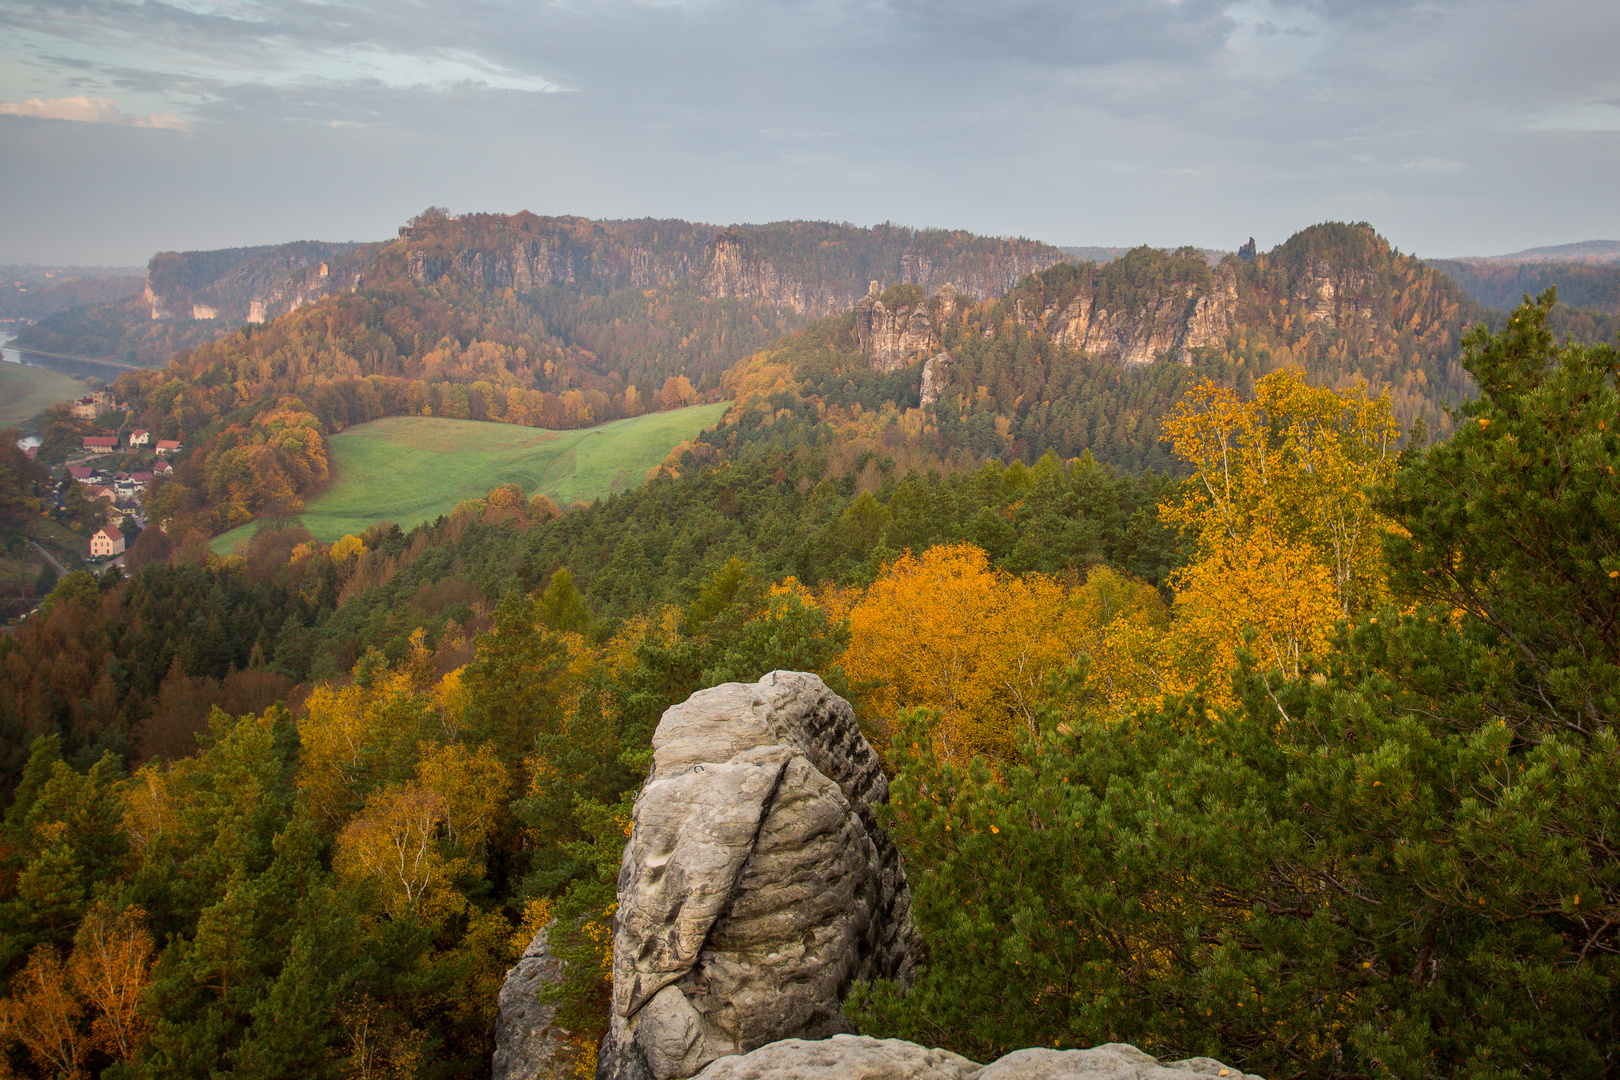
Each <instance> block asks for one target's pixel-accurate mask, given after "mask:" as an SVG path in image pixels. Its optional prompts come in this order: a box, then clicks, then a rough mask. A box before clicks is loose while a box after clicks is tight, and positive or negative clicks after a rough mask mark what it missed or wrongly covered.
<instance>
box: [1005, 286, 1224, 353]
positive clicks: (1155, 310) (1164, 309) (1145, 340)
mask: <svg viewBox="0 0 1620 1080" xmlns="http://www.w3.org/2000/svg"><path fill="white" fill-rule="evenodd" d="M1236 304H1237V283H1236V281H1235V280H1234V279H1233V278H1232V277H1231V276H1230V275H1227V276H1221V277H1218V278H1217V279H1216V285H1215V288H1213V289H1210V290H1207V291H1206V290H1203V289H1200V288H1198V287H1197V286H1194V285H1190V284H1179V285H1172V286H1169V287H1167V288H1165V289H1164V290H1163V291H1162V292H1159V293H1157V294H1156V295H1153V296H1151V297H1149V298H1147V299H1146V300H1142V301H1138V302H1135V303H1110V302H1109V300H1108V298H1107V297H1105V296H1103V295H1100V294H1099V292H1098V291H1097V290H1096V289H1095V288H1093V287H1086V288H1082V289H1081V290H1080V292H1079V293H1078V295H1076V296H1075V297H1074V298H1073V299H1071V300H1069V301H1068V303H1066V304H1064V305H1063V307H1062V308H1061V309H1049V310H1047V311H1044V312H1026V311H1025V310H1024V309H1023V307H1022V304H1021V303H1020V304H1019V306H1018V308H1017V313H1018V316H1019V318H1020V319H1022V320H1023V321H1024V322H1025V323H1026V324H1028V325H1029V326H1031V327H1035V326H1044V328H1045V330H1046V333H1047V336H1049V337H1050V338H1051V339H1052V340H1053V342H1055V343H1056V344H1059V345H1067V346H1069V347H1071V348H1075V349H1079V350H1082V351H1084V352H1088V353H1091V354H1093V355H1096V356H1112V357H1114V358H1116V359H1117V360H1119V361H1120V362H1121V363H1124V364H1148V363H1152V362H1153V361H1155V360H1157V359H1159V358H1160V357H1162V356H1166V355H1168V356H1171V357H1174V358H1175V359H1177V360H1180V361H1181V362H1182V363H1186V362H1187V361H1188V360H1189V359H1190V358H1191V355H1192V350H1193V349H1197V348H1204V347H1208V346H1214V345H1219V344H1221V342H1222V341H1223V340H1224V339H1225V337H1226V332H1227V328H1228V326H1229V324H1230V323H1231V321H1232V319H1233V317H1234V315H1235V310H1236Z"/></svg>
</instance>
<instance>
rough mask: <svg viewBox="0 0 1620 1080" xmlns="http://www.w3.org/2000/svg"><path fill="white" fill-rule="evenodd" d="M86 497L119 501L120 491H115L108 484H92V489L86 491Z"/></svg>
mask: <svg viewBox="0 0 1620 1080" xmlns="http://www.w3.org/2000/svg"><path fill="white" fill-rule="evenodd" d="M84 497H85V498H87V499H92V500H94V499H106V500H107V501H108V502H110V503H112V502H117V501H118V492H116V491H114V490H113V489H112V488H110V487H108V486H107V485H106V484H91V485H90V490H88V491H86V492H85V493H84Z"/></svg>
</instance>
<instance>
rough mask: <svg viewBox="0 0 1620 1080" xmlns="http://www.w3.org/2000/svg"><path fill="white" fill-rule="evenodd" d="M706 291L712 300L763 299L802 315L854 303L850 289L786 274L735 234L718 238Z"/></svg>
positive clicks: (706, 274)
mask: <svg viewBox="0 0 1620 1080" xmlns="http://www.w3.org/2000/svg"><path fill="white" fill-rule="evenodd" d="M702 288H703V295H704V296H707V297H710V298H711V299H717V300H723V299H728V298H731V297H737V298H740V299H745V300H763V301H765V302H766V303H767V304H776V305H778V306H780V307H785V308H788V309H789V310H791V311H794V312H797V313H798V314H800V315H832V314H834V313H836V312H839V311H847V310H849V304H850V300H849V297H848V296H847V295H846V290H844V289H841V288H839V287H838V285H837V283H836V282H829V281H817V282H812V281H808V280H805V279H804V278H803V277H800V276H798V275H795V274H792V273H785V272H783V271H782V270H780V269H778V268H777V266H776V264H775V263H774V262H772V261H770V260H769V259H765V258H761V257H760V256H758V255H756V254H754V253H753V252H751V251H750V250H749V246H748V242H747V240H746V238H745V237H743V236H739V235H737V234H735V233H721V234H720V235H718V236H716V237H715V238H714V243H713V244H712V245H711V246H710V249H709V265H708V267H707V268H706V269H705V270H704V271H703V280H702Z"/></svg>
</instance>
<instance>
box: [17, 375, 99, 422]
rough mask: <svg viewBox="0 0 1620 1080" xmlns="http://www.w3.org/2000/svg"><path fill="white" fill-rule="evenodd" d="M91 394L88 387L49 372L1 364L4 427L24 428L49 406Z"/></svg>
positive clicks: (64, 376)
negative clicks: (23, 426)
mask: <svg viewBox="0 0 1620 1080" xmlns="http://www.w3.org/2000/svg"><path fill="white" fill-rule="evenodd" d="M88 392H89V391H88V390H87V389H86V387H85V385H84V383H82V382H79V381H78V380H77V379H70V378H68V377H67V376H66V375H62V374H60V373H58V372H55V371H52V370H50V369H49V368H42V367H32V366H30V365H28V364H12V363H9V362H8V363H0V424H21V423H23V422H24V421H27V420H29V419H32V418H33V417H35V416H38V415H39V414H40V413H42V412H44V411H45V408H46V406H48V405H54V404H55V403H56V402H58V401H67V400H68V399H69V398H76V397H82V396H83V395H84V394H86V393H88Z"/></svg>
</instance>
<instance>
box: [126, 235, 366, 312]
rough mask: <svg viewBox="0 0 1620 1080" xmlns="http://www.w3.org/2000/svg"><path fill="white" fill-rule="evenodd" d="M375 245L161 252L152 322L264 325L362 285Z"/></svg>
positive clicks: (150, 286) (151, 281) (151, 276)
mask: <svg viewBox="0 0 1620 1080" xmlns="http://www.w3.org/2000/svg"><path fill="white" fill-rule="evenodd" d="M380 247H381V245H378V244H329V243H323V242H320V241H313V240H308V241H298V242H296V243H291V244H277V245H274V246H268V247H252V248H225V249H221V250H218V251H166V252H162V253H161V254H158V255H154V256H153V257H152V261H151V262H150V263H148V264H147V268H146V288H145V292H144V298H145V300H146V304H147V310H148V312H149V313H150V315H151V317H152V318H153V319H172V318H181V319H220V320H222V321H224V322H226V323H229V324H230V325H232V326H236V325H239V324H241V323H243V322H268V321H269V320H271V319H275V318H278V317H280V316H282V315H285V314H287V312H289V311H294V310H296V309H298V308H300V307H303V306H304V305H305V304H312V303H314V302H315V301H317V300H319V299H321V298H322V297H325V296H330V295H331V294H333V293H335V292H346V291H348V290H350V289H354V288H357V287H358V286H359V285H360V284H361V273H362V270H363V269H364V267H365V266H367V265H368V264H369V263H370V261H371V259H372V257H373V256H374V255H375V254H376V252H377V250H378V249H379V248H380Z"/></svg>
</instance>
